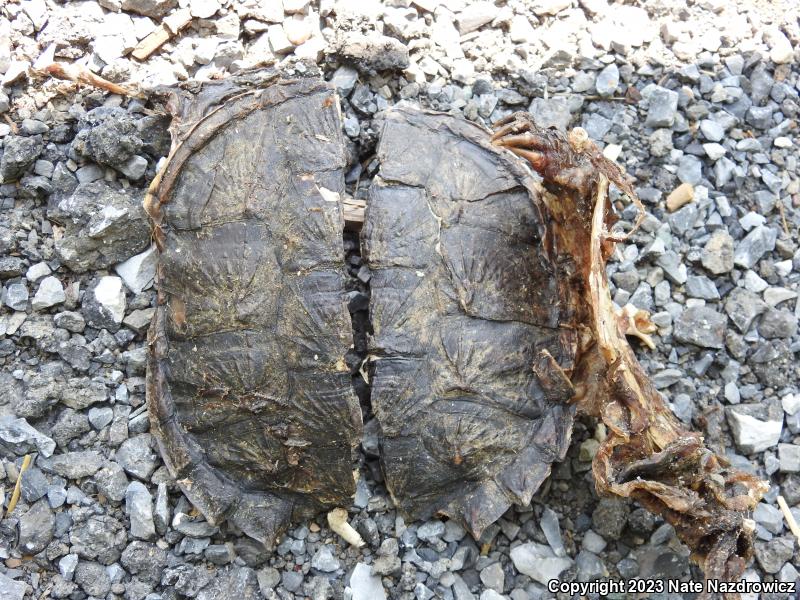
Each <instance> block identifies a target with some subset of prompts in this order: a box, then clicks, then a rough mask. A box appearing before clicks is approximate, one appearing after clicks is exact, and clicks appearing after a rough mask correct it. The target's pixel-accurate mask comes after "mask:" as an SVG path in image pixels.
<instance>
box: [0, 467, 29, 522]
mask: <svg viewBox="0 0 800 600" xmlns="http://www.w3.org/2000/svg"><path fill="white" fill-rule="evenodd" d="M30 465H31V455H30V454H26V455H25V458H23V459H22V466H21V467H20V469H19V475H17V483H16V484H15V485H14V491H13V492H11V501H10V502H9V503H8V511H6V515H10V514H11V513H12V512H13V511H14V509H15V508H16V506H17V502H19V492H20V489H22V474H23V473H24V472H25V471H26V470H27V468H28V467H29V466H30Z"/></svg>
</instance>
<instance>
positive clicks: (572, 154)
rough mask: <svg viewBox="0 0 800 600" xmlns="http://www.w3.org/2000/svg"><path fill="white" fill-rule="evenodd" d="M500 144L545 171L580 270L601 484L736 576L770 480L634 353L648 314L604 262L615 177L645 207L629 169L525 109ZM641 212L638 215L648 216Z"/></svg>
mask: <svg viewBox="0 0 800 600" xmlns="http://www.w3.org/2000/svg"><path fill="white" fill-rule="evenodd" d="M492 138H493V141H494V143H495V144H496V145H498V146H499V147H505V148H508V149H509V150H510V151H511V152H513V153H514V154H517V155H518V156H520V157H522V158H524V159H525V160H527V161H528V162H529V164H530V165H531V166H532V167H533V168H534V169H535V170H536V171H537V172H538V173H539V174H540V175H541V177H542V179H543V181H544V184H545V186H546V188H547V191H546V192H545V193H543V194H542V200H543V202H544V204H545V206H546V208H547V212H548V221H549V222H550V223H552V225H553V232H554V236H555V239H554V245H555V249H556V252H557V253H558V254H559V257H560V260H561V261H563V264H564V265H565V266H566V268H567V270H568V271H569V272H570V273H571V274H572V277H571V282H570V288H571V290H572V293H571V294H570V297H569V302H570V304H571V305H572V306H573V307H574V310H575V315H576V317H577V323H579V327H580V328H581V332H580V335H579V340H580V341H579V345H578V350H577V354H576V358H575V367H574V369H573V371H572V373H571V381H572V383H573V385H574V387H575V396H574V397H573V399H572V401H573V402H575V403H577V405H578V407H579V410H580V411H582V412H584V413H586V414H589V415H592V416H595V417H597V418H599V419H601V420H602V421H603V423H605V425H606V426H607V428H608V432H609V435H608V437H607V438H606V439H605V441H604V442H603V443H602V445H601V447H600V450H599V451H598V453H597V454H596V456H595V458H594V461H593V464H592V471H593V474H594V479H595V485H596V487H597V489H598V491H599V492H600V493H604V494H611V495H617V496H621V497H628V498H633V499H634V500H636V501H637V502H639V503H640V504H642V505H643V506H644V507H645V508H647V509H648V510H650V511H651V512H653V513H656V514H659V515H661V516H662V517H664V519H665V520H666V521H668V522H669V523H670V524H672V525H673V526H674V527H675V531H676V533H677V534H678V536H679V537H680V539H681V540H682V541H683V542H684V543H686V545H687V546H689V548H690V549H691V551H692V557H693V559H694V560H695V561H696V562H697V563H698V564H699V565H700V566H701V567H702V569H703V572H704V574H705V577H706V578H707V579H717V580H722V581H736V580H738V579H739V578H740V577H741V574H742V572H743V571H744V568H745V567H746V565H747V561H748V560H749V559H750V558H751V556H752V551H753V539H752V538H753V531H754V529H755V524H754V523H753V522H752V521H751V520H750V519H748V518H746V516H745V515H746V513H747V511H750V510H752V509H753V508H755V506H756V504H758V501H759V500H760V499H761V497H762V496H763V495H764V493H766V491H767V490H768V485H767V484H766V482H764V481H760V480H759V479H758V478H756V477H755V476H753V475H751V474H749V473H744V472H741V471H736V470H734V469H730V468H729V465H728V463H727V461H726V460H725V459H724V458H722V457H719V456H717V455H715V454H714V453H713V452H711V451H710V450H708V449H706V448H705V446H704V444H703V438H702V437H701V436H700V434H698V433H696V432H690V431H686V430H685V429H684V428H683V427H682V425H681V424H680V423H679V421H678V420H677V419H676V418H675V416H674V415H673V414H672V412H671V411H670V409H669V408H668V407H667V406H666V404H665V403H664V400H663V399H662V397H661V395H660V394H659V393H658V391H657V390H656V389H655V388H654V387H653V385H652V384H651V382H650V381H649V379H648V378H647V375H646V373H645V372H644V369H643V368H642V367H641V365H640V364H639V362H638V361H637V360H636V357H635V356H634V353H633V350H632V349H631V347H630V345H629V344H628V342H627V340H626V337H625V336H626V334H628V335H629V334H631V333H633V334H637V335H640V336H643V337H645V339H647V337H646V333H645V334H643V333H641V332H638V331H636V328H637V327H640V326H641V325H642V320H641V318H637V317H640V315H631V314H630V313H628V314H619V313H617V312H616V311H615V310H614V307H613V303H612V301H611V295H610V291H609V286H608V279H607V275H606V270H605V264H606V261H607V259H608V257H609V256H610V254H611V252H612V251H613V248H614V244H615V242H619V241H624V240H625V239H626V237H627V235H629V234H627V235H619V234H615V233H612V232H610V231H609V228H610V227H611V225H612V224H613V222H614V217H613V212H612V211H613V209H612V206H611V202H610V200H609V195H608V189H609V184H610V183H613V184H615V185H616V186H617V187H618V188H619V189H620V190H621V191H622V192H623V193H624V194H625V195H627V196H628V197H629V198H630V199H631V200H632V201H634V202H635V203H636V204H637V206H638V207H639V209H640V218H641V217H642V216H643V212H644V211H643V208H642V207H641V203H639V201H638V199H637V198H636V195H635V193H634V192H633V189H632V187H631V185H630V183H629V181H628V180H627V179H626V178H625V176H624V175H623V173H622V171H621V169H620V168H619V167H618V166H617V165H616V164H614V163H612V162H610V161H608V160H606V159H605V158H604V157H603V155H602V153H601V152H600V151H599V149H598V148H597V147H596V146H595V145H594V143H592V142H591V141H589V139H588V136H587V135H586V132H585V131H583V130H581V129H575V130H572V131H571V132H570V134H569V135H564V134H562V133H560V132H558V131H555V130H553V129H542V128H540V127H538V126H537V125H536V124H535V122H534V121H533V119H532V118H531V117H530V115H528V114H525V113H515V114H514V115H511V116H510V117H508V118H507V119H505V120H503V121H501V122H499V123H497V124H496V130H495V132H494V135H493V136H492ZM637 224H638V221H637Z"/></svg>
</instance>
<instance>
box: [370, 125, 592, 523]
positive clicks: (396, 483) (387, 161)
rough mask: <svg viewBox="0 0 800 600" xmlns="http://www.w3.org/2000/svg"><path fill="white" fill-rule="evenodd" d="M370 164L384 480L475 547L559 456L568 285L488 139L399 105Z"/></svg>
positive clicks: (415, 514)
mask: <svg viewBox="0 0 800 600" xmlns="http://www.w3.org/2000/svg"><path fill="white" fill-rule="evenodd" d="M378 159H379V161H380V171H379V174H378V176H377V177H376V178H375V179H374V180H373V183H372V185H371V188H370V194H369V201H368V203H367V209H366V219H365V224H364V229H363V231H362V243H363V249H364V253H365V260H366V262H367V264H369V265H370V269H371V271H372V279H371V282H370V283H371V294H372V299H371V306H370V309H371V319H372V326H373V329H374V335H373V336H372V337H371V338H370V348H369V354H370V357H371V364H372V377H371V384H372V398H371V401H372V407H373V409H374V412H375V415H376V417H377V419H378V421H379V423H380V426H381V436H380V452H381V460H382V464H383V469H384V474H385V477H386V484H387V487H388V489H389V491H390V492H391V494H392V497H393V499H394V501H395V503H396V504H397V506H398V507H399V508H400V509H401V510H402V511H403V512H404V513H406V514H407V515H409V516H411V517H412V518H420V519H424V518H428V517H430V516H431V515H433V514H437V513H438V514H445V515H448V516H450V517H453V518H456V519H458V520H459V521H461V522H462V523H463V524H465V525H466V526H467V527H468V528H469V530H470V531H471V532H472V533H473V535H474V536H475V537H478V536H479V535H480V534H481V532H482V531H483V530H484V529H485V528H486V527H487V526H488V525H490V524H491V523H493V522H494V521H495V520H497V519H498V518H499V517H500V516H501V515H502V514H503V513H504V512H505V511H506V510H507V509H508V507H509V506H510V505H511V504H514V503H516V504H521V505H525V504H528V503H529V502H530V500H531V496H532V495H533V493H534V492H535V491H536V490H537V488H538V487H539V486H540V485H541V483H542V481H543V480H544V479H545V478H546V477H547V475H548V474H549V471H550V465H551V463H552V462H553V461H556V460H560V459H562V458H563V457H564V454H565V452H566V450H567V448H568V445H569V440H570V432H571V428H572V422H573V416H574V408H573V407H572V406H570V405H569V403H568V400H569V398H570V396H571V395H572V390H571V386H570V385H569V383H568V380H567V378H566V377H564V376H563V371H566V370H569V369H571V368H572V366H573V361H574V358H575V339H576V335H575V329H574V328H573V327H571V326H570V323H571V321H572V315H571V314H570V310H569V308H568V303H566V302H564V298H565V296H566V294H567V289H566V283H567V282H566V277H565V276H564V275H563V274H562V273H561V271H560V269H559V265H558V263H557V260H556V257H555V254H554V252H553V251H552V249H551V248H548V244H550V243H551V242H552V236H551V235H549V230H548V223H547V222H546V220H545V219H544V218H543V210H542V209H543V207H542V205H541V204H540V199H539V192H538V189H537V188H536V184H535V182H534V180H533V178H532V177H531V175H530V172H529V171H528V170H527V169H526V168H525V166H524V165H523V163H522V162H521V161H518V160H516V158H515V157H514V156H512V155H511V154H510V153H508V152H505V151H504V150H502V149H500V148H497V147H494V146H492V145H491V144H490V142H489V137H488V136H487V134H486V131H485V130H484V129H482V128H480V127H478V126H476V125H474V124H472V123H469V122H467V121H464V120H463V119H457V118H455V117H452V116H450V115H444V114H440V113H430V112H423V111H419V110H413V109H394V110H392V111H390V112H389V113H388V114H387V115H386V119H385V123H384V126H383V130H382V133H381V137H380V143H379V147H378Z"/></svg>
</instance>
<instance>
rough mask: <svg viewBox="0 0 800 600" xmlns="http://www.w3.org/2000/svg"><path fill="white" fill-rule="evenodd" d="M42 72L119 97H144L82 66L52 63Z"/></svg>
mask: <svg viewBox="0 0 800 600" xmlns="http://www.w3.org/2000/svg"><path fill="white" fill-rule="evenodd" d="M42 72H43V73H45V74H47V75H51V76H53V77H56V78H58V79H65V80H67V81H75V82H77V83H85V84H87V85H91V86H92V87H96V88H99V89H101V90H105V91H107V92H111V93H112V94H119V95H120V96H131V97H134V98H143V97H144V96H143V95H142V94H141V93H140V92H137V91H135V90H132V89H130V88H126V87H124V86H121V85H118V84H116V83H112V82H111V81H109V80H108V79H103V78H102V77H100V76H99V75H95V74H94V73H92V72H91V71H90V70H89V69H87V68H86V67H84V66H82V65H74V64H73V65H68V64H65V63H58V62H54V63H50V64H49V65H47V66H46V67H45V68H44V69H42Z"/></svg>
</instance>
